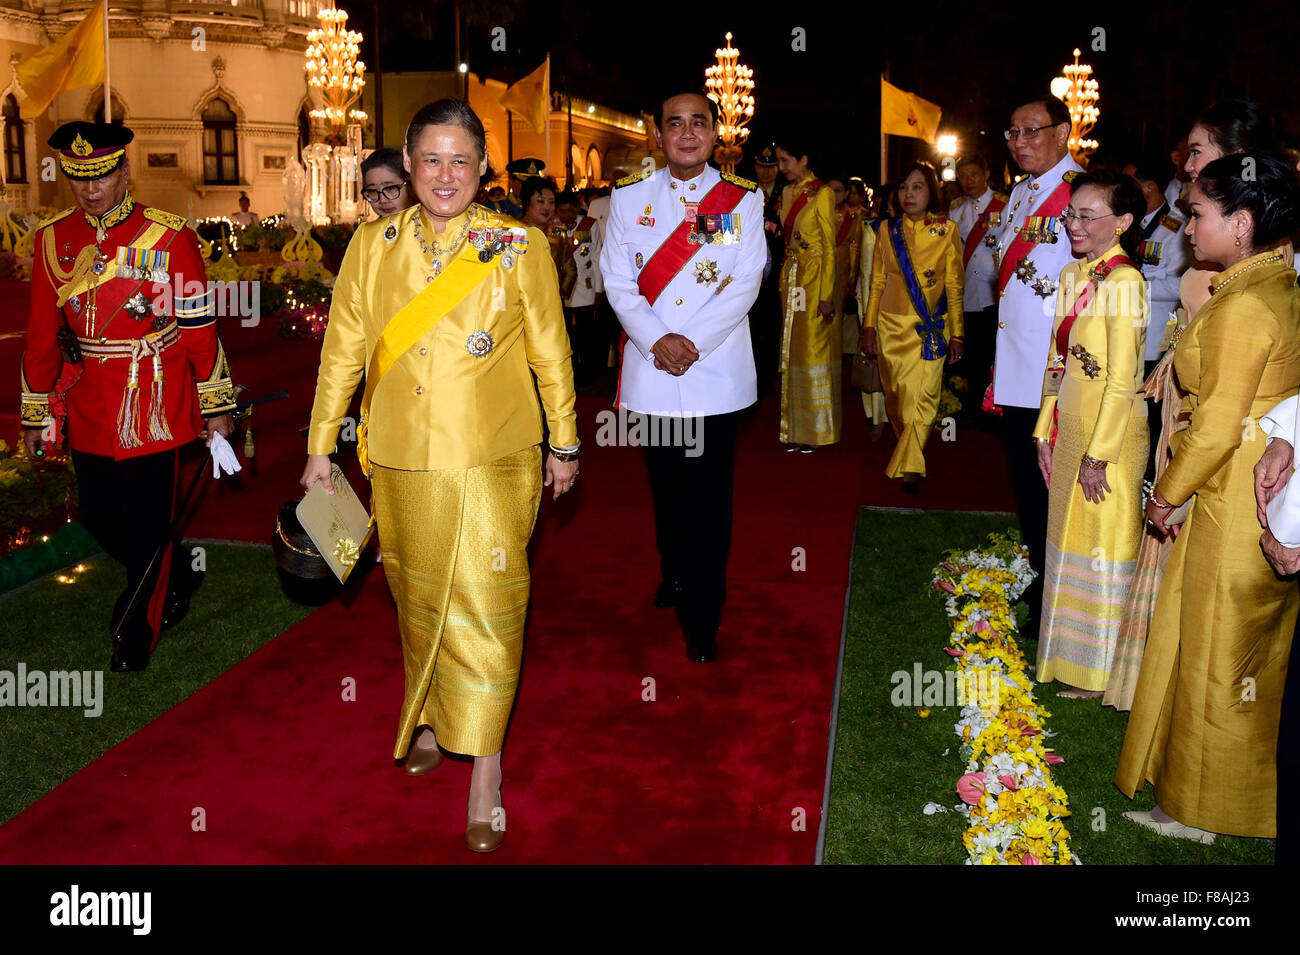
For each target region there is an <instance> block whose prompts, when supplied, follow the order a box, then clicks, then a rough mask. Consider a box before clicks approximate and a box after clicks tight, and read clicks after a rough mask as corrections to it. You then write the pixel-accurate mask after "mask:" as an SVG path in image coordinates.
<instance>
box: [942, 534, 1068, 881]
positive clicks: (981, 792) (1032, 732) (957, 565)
mask: <svg viewBox="0 0 1300 955" xmlns="http://www.w3.org/2000/svg"><path fill="white" fill-rule="evenodd" d="M933 577H934V580H933V584H934V586H935V588H937V589H939V590H941V591H944V592H946V593H947V594H948V597H947V600H946V605H947V610H948V616H949V618H950V620H951V621H952V630H951V634H950V636H949V640H948V642H949V646H947V647H945V648H944V652H946V653H947V654H948V655H949V656H951V657H953V658H954V662H955V664H956V666H957V672H958V686H959V687H962V688H968V690H967V691H966V692H964V694H963V701H962V702H963V703H964V705H963V706H962V709H961V719H960V720H959V721H958V722H957V724H956V725H955V726H954V727H953V729H954V730H955V731H956V733H957V736H958V737H960V738H961V741H962V746H961V755H962V758H964V759H965V760H966V773H965V775H963V776H962V777H961V779H959V780H958V781H957V794H958V795H959V796H960V797H961V799H962V802H963V805H961V806H959V807H958V811H959V812H962V813H963V814H964V815H965V816H966V818H967V822H968V827H967V829H966V832H965V833H964V834H963V836H962V842H963V844H964V845H965V847H966V853H967V856H968V858H967V863H968V864H974V865H1072V864H1076V863H1077V862H1078V859H1077V858H1076V857H1075V856H1074V854H1073V853H1072V852H1071V851H1070V847H1069V841H1068V840H1069V836H1070V833H1069V831H1068V830H1067V829H1066V828H1065V824H1064V823H1063V822H1062V821H1061V820H1062V819H1064V818H1065V817H1067V816H1069V815H1070V809H1069V804H1068V803H1067V801H1066V797H1065V791H1064V790H1063V789H1062V788H1061V787H1060V786H1058V785H1056V784H1055V783H1054V782H1053V781H1052V774H1051V771H1050V770H1049V769H1048V767H1049V765H1053V764H1056V763H1060V762H1062V761H1063V760H1062V759H1061V757H1060V756H1057V755H1056V754H1055V753H1053V752H1052V751H1051V750H1050V749H1048V748H1047V747H1045V746H1044V745H1043V742H1044V738H1045V737H1047V736H1050V735H1052V734H1050V733H1046V732H1044V727H1043V721H1044V720H1046V719H1047V718H1048V717H1049V716H1051V714H1050V713H1048V712H1047V711H1046V710H1043V709H1040V708H1039V707H1038V705H1037V703H1035V702H1034V693H1033V681H1032V680H1031V679H1030V678H1029V677H1028V676H1026V674H1025V666H1026V663H1025V659H1024V656H1023V655H1022V654H1021V652H1020V648H1019V646H1018V645H1017V644H1016V640H1015V634H1016V615H1015V611H1014V604H1015V601H1016V600H1017V599H1018V598H1019V597H1020V595H1021V594H1022V593H1024V591H1025V588H1026V587H1028V586H1029V584H1030V582H1031V581H1033V579H1034V571H1033V570H1032V569H1030V567H1029V560H1028V551H1027V550H1026V549H1025V548H1024V546H1023V545H1021V544H1020V543H1019V542H1017V541H1013V540H1011V539H1010V538H1008V537H1005V536H1002V535H999V534H992V535H990V536H989V542H988V543H987V544H986V545H985V546H984V547H983V548H981V549H980V550H972V551H968V552H967V553H964V554H956V553H953V552H950V553H949V554H948V555H946V559H945V560H944V561H943V563H941V564H940V565H939V566H938V567H936V568H935V569H934V573H933ZM976 688H978V690H976Z"/></svg>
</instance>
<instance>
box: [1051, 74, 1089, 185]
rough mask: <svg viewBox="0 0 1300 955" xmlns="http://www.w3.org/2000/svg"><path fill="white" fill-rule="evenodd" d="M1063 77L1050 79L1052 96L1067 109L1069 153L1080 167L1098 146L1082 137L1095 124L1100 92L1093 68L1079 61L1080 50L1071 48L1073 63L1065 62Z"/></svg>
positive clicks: (1086, 162)
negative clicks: (1093, 75)
mask: <svg viewBox="0 0 1300 955" xmlns="http://www.w3.org/2000/svg"><path fill="white" fill-rule="evenodd" d="M1063 72H1064V73H1065V75H1064V76H1058V77H1056V79H1054V80H1052V85H1051V90H1052V95H1053V96H1055V97H1056V98H1057V99H1059V100H1061V101H1062V102H1063V103H1065V105H1066V106H1067V107H1069V109H1070V142H1069V150H1070V155H1071V156H1073V157H1074V160H1075V162H1077V163H1079V164H1080V165H1082V166H1086V165H1088V159H1089V157H1090V156H1091V155H1092V154H1093V153H1094V152H1096V151H1097V146H1098V145H1099V144H1098V142H1097V140H1095V139H1085V138H1084V136H1086V135H1087V134H1088V133H1090V132H1091V131H1092V127H1093V126H1095V125H1096V124H1097V119H1098V118H1099V117H1100V116H1101V110H1099V109H1098V108H1097V100H1098V99H1100V97H1101V94H1100V93H1099V92H1098V89H1097V81H1096V80H1094V79H1092V78H1091V77H1092V67H1091V66H1089V65H1088V64H1087V63H1080V62H1079V51H1078V50H1075V51H1074V63H1073V64H1066V66H1065V68H1064V71H1063Z"/></svg>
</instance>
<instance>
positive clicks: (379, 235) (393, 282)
mask: <svg viewBox="0 0 1300 955" xmlns="http://www.w3.org/2000/svg"><path fill="white" fill-rule="evenodd" d="M420 214H422V213H421V207H420V206H419V205H418V204H417V205H415V206H412V207H411V208H409V209H405V210H403V211H402V212H398V213H395V214H394V215H392V216H387V217H385V218H383V219H379V220H378V221H376V222H366V223H362V225H361V226H359V227H358V229H357V231H356V233H355V234H354V235H353V237H352V241H351V242H350V243H349V244H348V249H347V252H346V253H345V254H344V256H343V264H342V265H341V266H340V268H339V274H338V278H337V279H336V280H335V283H334V297H333V301H332V303H331V305H330V320H329V326H328V327H327V328H326V330H325V341H324V344H323V347H322V349H321V363H320V372H319V376H318V378H317V382H316V401H315V404H314V405H313V406H312V416H311V430H310V432H309V434H308V437H307V450H308V453H310V454H329V453H331V452H332V451H333V450H334V446H335V441H336V439H337V436H338V430H339V425H340V424H341V423H342V420H343V416H344V415H345V414H346V413H347V410H348V405H349V403H350V402H351V400H352V396H353V393H354V392H355V391H356V388H357V385H358V383H359V382H360V381H361V378H362V375H363V374H364V372H365V370H366V368H367V367H368V366H369V363H370V359H371V356H372V355H373V353H374V350H375V344H376V342H377V341H378V339H379V335H380V332H382V331H383V328H384V326H385V325H386V324H387V323H388V321H389V320H390V319H391V318H392V317H393V316H394V315H395V314H396V313H397V312H398V311H399V310H401V308H402V307H403V306H404V305H406V304H407V302H409V301H411V300H412V299H413V298H414V297H415V296H416V295H417V294H418V293H419V292H420V291H421V290H422V289H423V288H424V287H425V284H426V279H427V278H428V277H429V276H430V275H431V274H432V270H431V268H430V261H431V259H430V256H428V255H427V254H425V253H424V252H423V251H422V250H421V248H420V245H419V243H418V242H417V241H416V238H415V235H414V226H413V224H414V219H415V216H416V215H420ZM467 216H469V217H470V218H471V222H470V227H471V228H478V227H480V226H481V227H486V228H496V227H501V226H512V227H519V226H520V225H521V224H520V223H519V222H518V220H516V219H512V218H510V217H508V216H504V215H501V214H499V213H496V212H492V211H491V210H488V209H486V208H484V207H482V206H479V205H471V206H470V208H469V210H468V211H467V212H465V213H463V214H462V215H460V216H458V217H456V218H455V219H452V220H451V221H450V222H448V223H447V227H446V230H445V231H444V232H443V233H442V234H441V235H438V236H437V237H438V239H439V240H441V241H454V239H455V236H457V235H458V234H459V233H460V230H461V228H462V227H463V226H464V225H465V220H466V217H467ZM394 227H395V228H394ZM421 234H422V235H424V236H425V237H426V242H431V241H433V237H434V236H435V233H434V231H433V228H432V227H431V226H430V224H429V222H428V220H427V218H426V219H425V220H424V221H423V223H422V224H421ZM527 237H528V245H527V248H526V250H525V251H524V252H523V253H522V254H516V255H515V260H514V265H513V267H511V268H505V267H504V266H503V265H502V264H501V257H498V259H497V264H496V266H495V267H494V268H493V269H492V271H491V272H490V273H489V274H488V276H487V278H485V279H484V280H483V281H482V282H480V283H479V285H478V286H477V287H475V288H474V289H472V290H471V291H470V292H469V294H468V295H466V296H465V297H464V298H463V299H462V300H461V302H460V303H459V304H458V305H456V306H455V307H453V308H452V309H451V310H450V311H449V312H448V313H447V314H446V315H445V316H444V317H443V318H442V320H441V321H439V322H438V323H437V324H436V325H435V326H434V327H433V328H432V329H431V330H430V331H428V332H427V333H425V335H424V336H423V337H422V338H421V339H420V340H419V341H418V342H417V343H416V345H415V346H413V347H412V348H410V349H409V350H408V351H407V352H406V353H405V354H403V355H402V357H401V358H399V359H398V360H397V362H396V363H395V364H394V365H393V367H392V369H391V370H390V371H389V372H388V374H386V375H385V376H384V378H383V379H382V380H381V381H380V382H379V384H378V386H377V387H376V388H375V392H374V395H373V396H372V398H371V406H370V418H369V434H368V451H369V456H370V460H371V461H372V462H373V463H375V464H378V465H381V466H383V467H388V468H397V469H400V470H408V471H423V470H436V469H441V468H471V467H478V466H480V465H484V464H490V463H491V462H493V461H496V460H498V459H500V458H502V457H505V456H506V455H508V454H511V453H513V452H515V451H519V450H522V449H524V448H527V447H529V446H532V445H536V444H538V443H540V442H541V440H542V414H541V409H539V408H538V404H537V399H538V395H539V394H540V396H541V402H542V406H543V407H544V408H545V411H546V420H547V424H548V426H549V428H550V438H549V440H550V443H551V444H552V445H554V446H556V447H568V446H571V445H574V444H577V442H578V433H577V417H576V415H575V413H574V393H573V366H572V362H571V358H570V356H571V350H570V347H569V336H568V333H567V331H566V329H565V325H564V314H563V310H562V307H561V303H560V290H559V286H558V282H557V279H556V271H555V265H554V263H553V262H552V260H551V256H550V254H549V252H550V245H549V242H548V238H547V236H546V235H544V234H543V233H542V232H541V231H540V230H538V229H536V228H532V227H529V228H528V230H527ZM468 254H470V255H474V254H476V253H475V252H474V251H473V250H472V249H470V250H469V251H468ZM445 261H450V259H447V260H445ZM445 274H446V273H444V275H445ZM435 281H437V280H436V279H435ZM480 331H485V332H487V334H488V335H490V336H491V338H492V347H491V349H490V350H489V351H488V352H487V354H485V355H483V356H482V357H475V355H474V354H472V353H471V352H470V351H469V348H468V347H467V346H468V342H469V339H470V336H471V335H473V334H474V333H475V332H480ZM534 376H536V389H535V390H534V384H533V379H534Z"/></svg>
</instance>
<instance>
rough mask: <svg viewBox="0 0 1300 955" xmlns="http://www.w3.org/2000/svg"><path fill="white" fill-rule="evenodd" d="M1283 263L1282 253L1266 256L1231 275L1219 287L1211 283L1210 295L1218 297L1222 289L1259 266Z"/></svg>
mask: <svg viewBox="0 0 1300 955" xmlns="http://www.w3.org/2000/svg"><path fill="white" fill-rule="evenodd" d="M1281 261H1282V253H1281V252H1274V253H1273V254H1272V255H1269V256H1266V257H1265V258H1262V259H1260V260H1259V261H1258V262H1252V263H1250V265H1248V266H1246V267H1245V268H1244V269H1241V270H1240V271H1238V272H1233V273H1232V274H1231V275H1229V276H1228V277H1227V278H1226V279H1224V280H1223V281H1222V282H1220V283H1219V284H1218V285H1215V284H1214V283H1213V282H1211V283H1210V294H1211V295H1216V294H1218V292H1219V291H1220V290H1221V289H1223V288H1224V287H1226V286H1228V285H1230V284H1232V282H1234V281H1235V280H1237V279H1239V278H1241V276H1243V275H1245V274H1246V273H1247V272H1249V271H1250V270H1251V269H1253V268H1257V267H1258V266H1261V265H1268V264H1269V263H1270V262H1281Z"/></svg>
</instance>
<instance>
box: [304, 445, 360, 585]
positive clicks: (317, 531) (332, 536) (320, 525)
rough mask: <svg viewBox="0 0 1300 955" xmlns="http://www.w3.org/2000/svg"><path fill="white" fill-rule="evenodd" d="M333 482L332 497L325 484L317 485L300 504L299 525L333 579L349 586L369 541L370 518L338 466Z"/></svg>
mask: <svg viewBox="0 0 1300 955" xmlns="http://www.w3.org/2000/svg"><path fill="white" fill-rule="evenodd" d="M330 480H331V481H333V482H334V493H333V494H332V495H331V494H330V493H329V492H328V491H326V490H325V484H324V482H322V481H317V482H316V483H315V484H314V485H312V488H311V490H310V491H308V492H307V494H306V495H305V496H304V497H303V499H302V500H301V501H299V502H298V508H297V515H298V522H299V523H300V524H302V527H303V530H305V531H306V532H307V536H308V537H310V538H311V542H312V543H313V544H315V545H316V549H317V550H318V551H320V553H321V556H322V557H324V558H325V563H326V564H328V565H329V569H330V570H332V571H334V576H335V577H337V578H338V579H339V581H340V582H341V583H346V582H347V579H348V575H349V574H350V573H352V568H353V567H355V566H356V563H357V559H358V558H359V557H360V556H361V552H362V551H363V550H364V549H365V546H366V543H367V542H368V541H369V540H370V530H371V524H370V514H369V513H368V512H367V511H366V506H365V505H364V504H362V503H361V500H360V499H359V498H358V497H357V495H356V492H355V491H353V490H352V485H351V484H349V483H348V479H347V478H345V477H344V476H343V469H342V468H340V467H339V466H338V465H337V464H335V465H333V473H332V474H331V475H330Z"/></svg>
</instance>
